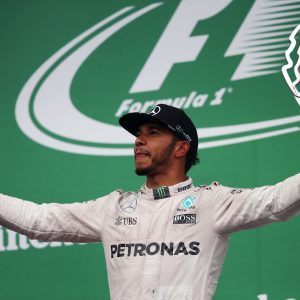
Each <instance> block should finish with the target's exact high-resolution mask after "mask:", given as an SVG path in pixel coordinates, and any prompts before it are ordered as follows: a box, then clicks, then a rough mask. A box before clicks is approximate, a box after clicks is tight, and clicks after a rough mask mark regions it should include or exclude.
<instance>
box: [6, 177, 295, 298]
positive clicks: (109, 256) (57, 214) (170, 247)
mask: <svg viewBox="0 0 300 300" xmlns="http://www.w3.org/2000/svg"><path fill="white" fill-rule="evenodd" d="M165 193H170V197H167V198H162V199H156V200H155V199H154V197H153V190H151V189H148V188H147V187H145V186H144V187H142V188H141V189H140V190H139V192H138V193H133V192H129V193H128V192H123V191H121V190H116V191H114V192H112V193H111V194H109V195H107V196H104V197H101V198H98V199H96V200H93V201H88V202H84V203H72V204H55V203H51V204H42V205H37V204H34V203H32V202H28V201H23V200H20V199H16V198H13V197H9V196H5V195H0V224H1V225H3V226H6V227H7V228H9V229H12V230H15V231H18V232H19V233H21V234H25V235H27V236H28V237H29V238H32V239H39V240H43V241H70V242H99V241H102V242H103V244H104V249H105V256H106V263H107V270H108V277H109V284H110V293H111V299H113V300H129V299H130V300H135V299H136V300H141V299H143V300H147V299H151V300H162V299H163V300H166V299H169V300H176V299H180V300H195V299H197V300H209V299H211V298H212V296H213V294H214V291H215V288H216V285H217V281H218V277H219V273H220V270H221V267H222V264H223V260H224V257H225V255H226V249H227V246H228V236H229V234H230V233H232V232H234V231H238V230H241V229H247V228H252V227H257V226H261V225H264V224H267V223H271V222H274V221H284V220H286V219H288V218H290V217H291V216H293V215H295V214H297V213H298V212H299V210H300V174H297V175H295V176H293V177H290V178H288V179H286V180H285V181H283V182H281V183H278V184H276V185H274V186H265V187H260V188H255V189H233V188H230V187H224V186H221V185H220V184H218V183H212V184H211V185H209V186H201V187H194V186H193V184H192V180H191V179H190V178H189V179H188V180H187V181H185V182H182V183H179V184H177V185H175V186H172V187H169V189H168V190H167V192H165ZM160 195H161V194H160Z"/></svg>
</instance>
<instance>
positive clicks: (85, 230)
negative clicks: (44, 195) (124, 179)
mask: <svg viewBox="0 0 300 300" xmlns="http://www.w3.org/2000/svg"><path fill="white" fill-rule="evenodd" d="M118 194H120V192H118V191H115V192H113V193H111V194H109V195H107V196H104V197H101V198H98V199H96V200H93V201H87V202H83V203H79V202H78V203H71V204H59V203H49V204H36V203H33V202H29V201H25V200H21V199H18V198H13V197H9V196H5V195H2V194H0V225H3V226H5V227H6V228H8V229H10V230H13V231H16V232H18V233H20V234H24V235H26V236H27V237H28V238H30V239H38V240H40V241H63V242H73V243H83V242H84V243H86V242H99V241H101V240H102V232H103V230H104V223H105V215H106V214H105V212H106V209H107V206H108V205H109V202H111V201H112V200H113V198H114V197H116V196H117V195H118Z"/></svg>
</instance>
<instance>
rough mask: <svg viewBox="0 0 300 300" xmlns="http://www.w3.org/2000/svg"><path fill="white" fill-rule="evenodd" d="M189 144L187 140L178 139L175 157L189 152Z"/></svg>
mask: <svg viewBox="0 0 300 300" xmlns="http://www.w3.org/2000/svg"><path fill="white" fill-rule="evenodd" d="M190 146H191V145H190V143H189V142H188V141H181V140H179V141H178V142H177V144H176V147H175V157H177V158H180V157H183V156H185V155H186V154H187V153H188V152H189V150H190Z"/></svg>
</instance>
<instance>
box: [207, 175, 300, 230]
mask: <svg viewBox="0 0 300 300" xmlns="http://www.w3.org/2000/svg"><path fill="white" fill-rule="evenodd" d="M299 212H300V174H297V175H295V176H292V177H290V178H288V179H286V180H284V181H282V182H280V183H277V184H276V185H273V186H263V187H259V188H254V189H233V188H229V187H223V186H218V187H216V189H215V193H214V194H213V196H212V218H213V223H214V226H215V230H216V232H217V233H219V234H228V233H231V232H234V231H238V230H242V229H249V228H254V227H258V226H262V225H265V224H268V223H272V222H280V221H286V220H288V219H289V218H291V217H293V216H295V215H297V214H299Z"/></svg>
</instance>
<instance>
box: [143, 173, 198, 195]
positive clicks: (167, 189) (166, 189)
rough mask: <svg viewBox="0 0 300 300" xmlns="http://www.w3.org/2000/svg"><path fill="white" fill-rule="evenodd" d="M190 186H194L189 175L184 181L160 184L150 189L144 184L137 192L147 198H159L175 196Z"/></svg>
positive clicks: (190, 187)
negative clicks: (169, 184)
mask: <svg viewBox="0 0 300 300" xmlns="http://www.w3.org/2000/svg"><path fill="white" fill-rule="evenodd" d="M192 188H194V185H193V180H192V178H191V177H188V179H187V180H186V181H183V182H179V183H177V184H175V185H172V186H161V187H159V188H157V189H150V188H148V187H147V186H146V184H144V185H143V186H142V187H141V189H140V190H139V194H140V195H142V196H143V198H147V199H149V200H159V199H164V198H168V197H173V196H176V195H177V194H180V193H184V192H186V191H188V190H190V189H192Z"/></svg>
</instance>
